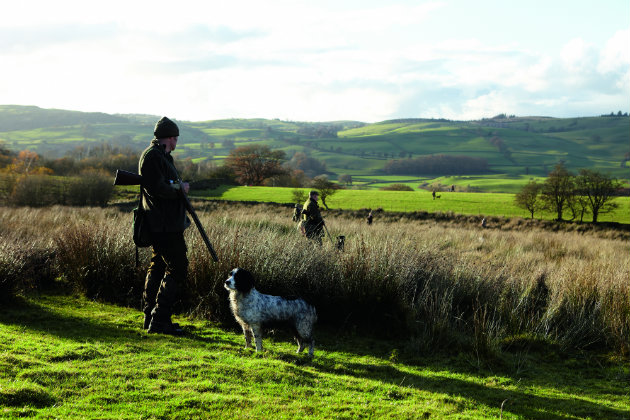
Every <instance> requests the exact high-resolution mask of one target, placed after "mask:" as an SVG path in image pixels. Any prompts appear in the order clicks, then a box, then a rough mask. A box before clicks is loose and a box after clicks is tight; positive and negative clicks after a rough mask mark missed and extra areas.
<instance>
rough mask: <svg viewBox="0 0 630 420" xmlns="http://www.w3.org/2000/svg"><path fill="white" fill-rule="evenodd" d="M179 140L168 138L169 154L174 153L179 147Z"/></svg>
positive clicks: (167, 149) (167, 148)
mask: <svg viewBox="0 0 630 420" xmlns="http://www.w3.org/2000/svg"><path fill="white" fill-rule="evenodd" d="M177 139H178V137H168V138H167V139H166V142H165V144H166V151H167V152H172V151H173V150H175V148H176V147H177Z"/></svg>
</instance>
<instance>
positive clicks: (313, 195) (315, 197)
mask: <svg viewBox="0 0 630 420" xmlns="http://www.w3.org/2000/svg"><path fill="white" fill-rule="evenodd" d="M311 199H313V200H315V201H317V200H318V199H319V194H312V195H311Z"/></svg>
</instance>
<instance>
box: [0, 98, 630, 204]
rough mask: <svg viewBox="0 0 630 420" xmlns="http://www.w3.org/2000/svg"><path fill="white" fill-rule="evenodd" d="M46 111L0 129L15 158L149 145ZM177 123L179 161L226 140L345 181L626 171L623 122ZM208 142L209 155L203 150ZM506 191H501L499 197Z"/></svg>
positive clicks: (221, 152)
mask: <svg viewBox="0 0 630 420" xmlns="http://www.w3.org/2000/svg"><path fill="white" fill-rule="evenodd" d="M49 111H50V116H49V118H48V119H47V120H46V123H41V124H40V125H39V126H38V128H33V129H25V128H23V129H13V130H10V131H5V130H3V127H2V125H0V141H4V142H6V143H7V144H8V146H9V147H11V148H12V149H15V150H21V149H24V148H31V149H34V150H36V151H40V152H44V153H57V154H63V153H64V152H65V151H67V150H71V149H72V148H74V147H75V146H77V145H81V144H85V143H86V142H95V141H96V142H99V141H114V142H119V143H120V144H123V145H128V146H133V147H136V148H137V149H141V148H142V147H143V146H145V145H146V143H147V142H148V140H149V139H150V137H151V130H152V124H150V123H149V122H147V118H146V117H143V118H138V117H137V116H128V121H127V122H126V123H124V122H120V121H116V122H111V121H109V120H108V119H107V117H108V116H106V115H105V114H103V115H102V116H99V118H96V117H92V118H95V119H94V121H92V122H91V120H89V119H88V116H89V115H88V114H85V113H76V112H74V113H73V112H69V111H68V115H67V116H66V118H64V119H63V121H64V125H60V126H54V125H51V124H53V123H54V121H55V118H59V115H60V114H59V112H63V111H55V112H52V110H49ZM16 113H18V114H19V115H22V114H26V116H28V115H29V113H34V114H33V115H36V116H38V117H39V118H42V115H47V114H46V112H45V110H39V109H37V110H33V109H32V108H31V107H7V106H0V122H1V121H3V120H2V116H3V115H4V116H7V115H9V116H14V115H15V114H16ZM20 113H21V114H20ZM61 115H65V114H61ZM53 117H54V118H53ZM109 117H111V116H109ZM123 117H124V116H123ZM25 118H26V117H25ZM33 118H35V117H33ZM117 118H120V117H117ZM5 120H6V118H5ZM86 121H87V122H86ZM179 123H180V127H181V136H180V138H181V142H180V144H179V145H178V149H177V150H176V152H175V155H176V157H177V158H180V159H181V158H187V157H190V158H193V159H199V158H202V157H204V158H213V159H214V160H216V161H217V162H218V163H220V162H221V161H222V159H223V158H224V157H225V156H226V155H227V154H228V152H229V150H228V149H226V148H224V147H223V142H224V141H226V140H231V141H234V142H235V143H236V145H237V146H240V145H244V144H248V143H251V142H257V143H259V144H268V145H269V146H270V147H272V148H277V149H281V150H285V151H286V152H288V153H293V152H294V151H301V150H305V151H306V152H308V153H309V154H310V155H312V156H313V157H315V158H317V159H320V160H322V161H325V162H326V164H327V166H328V168H329V170H330V171H331V172H334V173H336V174H350V175H353V176H370V177H379V178H384V174H383V172H382V169H383V167H384V165H385V163H386V162H387V160H388V159H392V158H396V159H398V158H400V157H401V156H405V157H406V156H408V155H409V153H411V154H412V155H413V156H420V155H429V154H441V153H445V154H456V155H467V156H474V157H483V158H485V159H487V160H488V162H489V164H490V166H491V169H492V170H493V171H494V172H496V173H498V174H502V176H505V177H507V178H509V177H517V176H524V175H525V174H531V175H535V176H541V175H544V174H545V173H546V171H548V170H550V169H551V168H552V167H553V165H555V164H556V163H557V162H558V161H560V160H563V161H565V163H566V165H567V166H568V168H569V169H571V170H574V171H575V170H577V169H579V168H594V169H598V170H602V171H606V172H609V173H611V174H613V175H614V176H616V177H619V178H628V169H627V168H621V167H620V163H621V160H622V158H623V156H624V154H626V153H628V152H629V149H628V132H629V129H630V120H629V119H628V118H627V117H621V118H616V117H615V118H609V117H605V118H603V117H589V118H566V119H556V118H539V117H529V118H513V119H509V120H508V119H504V120H484V121H478V122H455V121H437V120H434V121H433V120H429V121H416V120H409V121H399V122H382V123H376V124H369V125H362V124H361V123H356V122H338V123H337V124H339V125H340V126H342V127H358V128H348V129H345V130H342V131H340V132H339V134H338V136H339V138H335V139H325V138H324V139H313V138H308V137H306V136H304V135H302V134H299V133H298V130H299V129H300V128H301V127H302V126H304V125H308V124H309V123H296V122H289V121H279V120H262V119H232V120H217V121H202V122H179ZM7 124H8V123H7ZM46 124H48V125H46ZM493 137H498V138H500V139H501V140H502V141H503V143H504V144H505V145H506V147H507V150H508V152H509V154H508V155H505V154H504V153H502V152H500V151H499V150H498V149H497V148H496V147H495V146H493V145H492V144H490V142H489V140H490V139H491V138H493ZM210 142H212V143H213V144H214V147H210V146H209V143H210ZM202 145H203V146H202ZM384 153H387V157H385V156H383V154H384ZM392 155H393V156H392ZM385 182H387V181H385ZM495 191H496V190H495ZM510 191H512V189H509V188H508V190H500V191H499V192H510Z"/></svg>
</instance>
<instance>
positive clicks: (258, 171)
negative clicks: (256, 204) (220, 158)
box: [225, 145, 285, 185]
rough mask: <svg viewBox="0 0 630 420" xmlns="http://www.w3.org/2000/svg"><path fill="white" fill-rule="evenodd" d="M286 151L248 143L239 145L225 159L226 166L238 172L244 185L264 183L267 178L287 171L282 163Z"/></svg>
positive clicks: (239, 179)
mask: <svg viewBox="0 0 630 420" xmlns="http://www.w3.org/2000/svg"><path fill="white" fill-rule="evenodd" d="M283 159H284V152H283V151H281V150H271V149H270V148H269V146H260V145H248V146H242V147H238V148H236V149H234V150H232V151H230V154H229V155H228V157H227V158H226V159H225V166H227V167H229V168H231V169H232V170H233V171H234V173H235V174H236V177H237V181H238V182H240V183H241V184H244V185H262V184H263V182H264V180H265V178H270V177H272V176H276V175H281V174H284V173H285V170H284V169H283V168H282V166H281V163H282V160H283Z"/></svg>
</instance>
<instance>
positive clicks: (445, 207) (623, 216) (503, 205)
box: [193, 186, 630, 223]
mask: <svg viewBox="0 0 630 420" xmlns="http://www.w3.org/2000/svg"><path fill="white" fill-rule="evenodd" d="M303 191H305V192H307V191H308V189H303ZM193 194H195V195H196V196H198V197H203V198H209V199H219V200H226V201H259V202H275V203H291V202H292V200H293V189H292V188H274V187H240V186H239V187H237V186H232V187H230V186H223V187H221V188H218V189H216V190H205V191H197V192H193ZM436 194H437V195H436V199H433V197H432V195H431V192H430V191H425V190H423V191H413V192H411V191H378V190H338V191H337V192H336V193H335V194H334V195H333V196H331V197H330V198H328V199H327V200H326V204H327V205H328V206H329V207H330V208H331V209H344V210H358V209H377V208H381V209H383V210H385V211H396V212H412V211H426V212H431V213H433V212H453V213H458V214H468V215H479V216H480V217H486V216H498V217H522V218H529V217H530V215H529V212H527V211H525V210H524V209H521V208H519V207H517V206H516V205H515V204H514V194H507V193H506V194H499V193H466V192H437V193H436ZM437 197H439V198H437ZM615 201H616V202H617V203H618V204H619V207H618V208H617V209H616V210H615V211H614V212H612V213H608V214H602V215H600V217H599V221H601V222H617V223H630V197H617V198H616V199H615ZM320 205H321V204H320ZM322 207H323V206H322ZM534 216H535V218H537V219H538V218H542V219H545V220H552V219H553V218H554V217H555V215H553V214H551V213H536V214H534ZM565 216H566V217H570V216H569V214H566V215H565ZM590 220H591V219H590V218H589V216H586V217H585V218H584V221H585V222H589V221H590Z"/></svg>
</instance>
